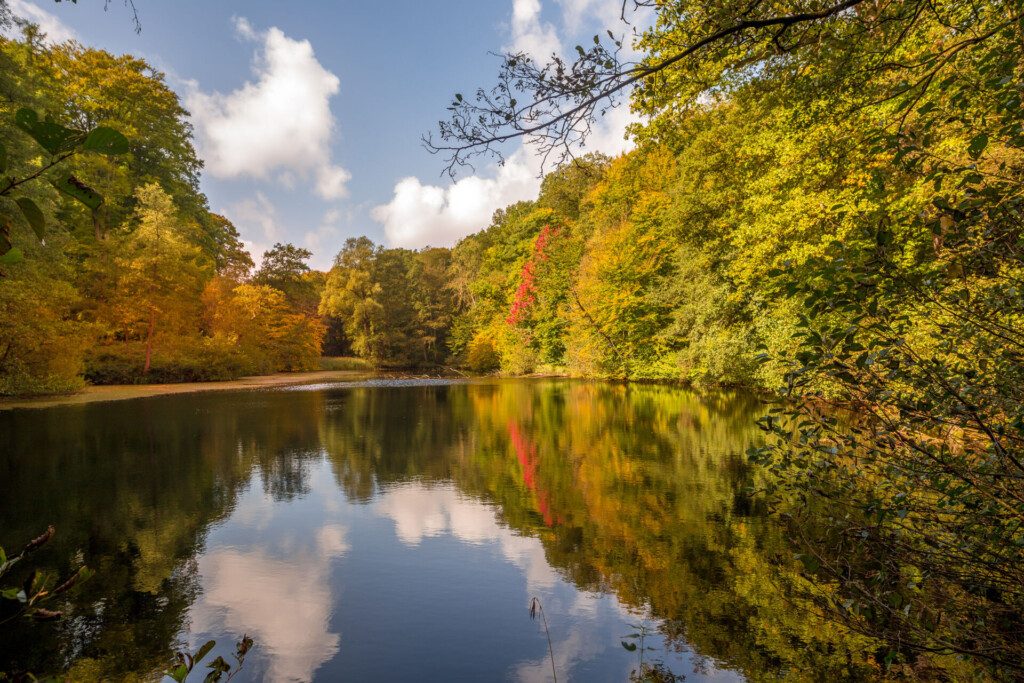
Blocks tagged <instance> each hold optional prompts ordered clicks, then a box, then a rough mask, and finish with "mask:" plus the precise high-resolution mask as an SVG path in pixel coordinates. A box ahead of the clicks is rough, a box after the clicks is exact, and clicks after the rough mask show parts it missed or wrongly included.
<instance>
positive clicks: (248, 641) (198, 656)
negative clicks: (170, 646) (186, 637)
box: [164, 635, 254, 683]
mask: <svg viewBox="0 0 1024 683" xmlns="http://www.w3.org/2000/svg"><path fill="white" fill-rule="evenodd" d="M216 645H217V641H215V640H208V641H206V643H204V644H203V646H202V647H200V648H199V649H198V650H196V652H195V654H189V653H187V652H179V653H177V654H176V655H175V663H174V665H173V666H171V668H170V669H168V670H166V671H164V675H165V676H168V677H170V678H172V679H173V680H175V681H177V683H182V682H183V681H185V680H187V679H188V677H189V674H191V673H192V670H193V669H194V668H195V667H196V665H197V664H199V662H200V661H202V660H203V658H204V657H206V655H208V654H210V651H211V650H212V649H213V648H214V647H216ZM253 645H254V643H253V639H252V638H250V637H249V636H248V635H244V636H242V639H241V640H240V641H238V643H237V644H236V645H235V654H234V658H235V664H236V666H235V668H234V671H232V670H231V665H230V664H229V663H228V662H227V661H226V660H225V659H224V658H223V657H221V656H218V657H217V658H216V659H215V660H213V661H212V662H210V663H209V664H207V665H206V668H207V669H209V670H210V671H209V673H207V674H206V677H205V678H204V679H203V681H204V683H216V681H219V680H221V679H222V678H223V677H224V675H225V674H227V678H223V680H224V681H230V680H231V679H232V678H234V677H235V676H236V675H237V674H238V672H239V671H241V670H242V665H243V664H245V656H246V654H248V653H249V651H250V650H251V649H252V648H253Z"/></svg>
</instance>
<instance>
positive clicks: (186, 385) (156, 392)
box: [0, 370, 380, 411]
mask: <svg viewBox="0 0 1024 683" xmlns="http://www.w3.org/2000/svg"><path fill="white" fill-rule="evenodd" d="M378 376H380V373H377V372H374V371H372V370H315V371H313V372H278V373H274V374H272V375H252V376H249V377H239V378H238V379H228V380H222V381H214V382H182V383H180V384H109V385H95V386H93V385H91V386H87V387H85V388H84V389H82V390H81V391H78V392H76V393H74V394H67V395H61V396H37V397H32V398H0V411H4V410H15V409H19V408H52V407H55V406H70V405H84V404H86V403H100V402H104V401H124V400H129V399H135V398H148V397H151V396H168V395H171V394H191V393H196V392H207V391H242V390H246V389H270V388H276V387H290V386H301V385H303V384H319V383H322V382H331V381H351V380H360V379H370V378H372V377H378Z"/></svg>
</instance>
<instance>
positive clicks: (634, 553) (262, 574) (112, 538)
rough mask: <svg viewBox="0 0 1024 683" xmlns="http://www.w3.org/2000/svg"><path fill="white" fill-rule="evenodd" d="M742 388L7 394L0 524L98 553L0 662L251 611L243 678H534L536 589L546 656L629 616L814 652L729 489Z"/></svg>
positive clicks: (743, 434)
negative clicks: (32, 405)
mask: <svg viewBox="0 0 1024 683" xmlns="http://www.w3.org/2000/svg"><path fill="white" fill-rule="evenodd" d="M761 411H762V406H760V405H759V404H758V403H757V402H756V401H755V400H754V399H752V398H751V397H748V396H744V395H739V394H716V395H712V396H704V397H700V396H698V395H697V394H694V393H690V392H687V391H684V390H681V389H676V388H669V387H660V386H631V387H626V386H621V385H610V384H600V383H584V382H570V381H549V380H543V381H540V380H538V381H492V382H472V383H451V384H450V383H425V384H417V383H412V384H401V383H400V385H399V386H389V385H388V383H376V384H374V383H371V384H369V385H365V386H359V385H355V386H352V385H347V386H345V385H338V386H320V387H313V388H305V389H303V390H278V391H259V392H248V393H243V392H237V393H236V392H231V393H226V392H225V393H204V394H192V395H179V396H167V397H160V398H150V399H141V400H135V401H121V402H112V403H100V404H90V405H83V406H68V407H60V408H49V409H43V410H20V411H8V412H5V413H0V435H2V442H0V543H2V544H3V545H4V547H7V548H8V549H13V548H16V547H18V546H20V545H21V544H23V543H24V542H25V540H27V539H28V538H30V537H32V536H34V535H36V534H38V533H39V532H40V531H41V530H42V529H43V528H45V526H46V525H47V524H50V523H52V524H54V525H55V526H56V527H57V536H56V537H55V539H54V541H53V542H51V543H50V544H49V545H48V546H47V547H46V548H45V549H43V550H42V551H40V552H39V553H38V554H37V555H36V556H34V565H35V566H39V567H42V568H52V569H54V570H57V571H59V572H61V573H63V572H66V571H67V568H68V567H69V565H70V564H73V563H74V562H77V561H84V562H86V563H87V564H88V565H89V566H90V567H92V568H93V569H95V570H96V575H95V577H93V578H92V579H91V580H90V581H88V582H87V583H86V584H84V585H83V586H82V587H81V589H80V590H78V591H77V592H76V593H75V594H74V595H73V596H72V597H71V598H69V600H68V601H67V602H66V603H65V604H64V605H63V608H64V609H65V610H66V612H67V616H66V618H65V619H63V620H62V621H60V622H56V623H49V624H38V625H36V624H28V625H24V624H23V625H22V627H21V628H11V627H10V625H9V624H8V625H6V626H2V627H0V671H3V670H8V671H11V670H30V671H34V672H36V673H57V672H64V671H68V670H70V677H71V678H72V679H74V680H98V679H123V678H125V677H126V676H127V675H128V674H137V675H139V676H140V677H142V678H154V677H155V678H159V672H160V671H161V669H162V667H163V666H164V665H165V664H166V663H167V662H168V661H169V660H170V659H171V657H172V655H173V652H174V651H175V650H176V649H178V648H181V647H182V646H187V647H192V648H195V647H197V646H198V645H199V644H201V643H202V642H204V641H205V640H207V639H209V638H215V639H217V641H218V643H219V645H218V650H217V652H218V653H224V654H227V653H228V652H229V651H230V649H231V646H232V644H233V642H234V641H235V640H237V639H238V638H239V637H240V636H241V635H242V634H243V633H247V634H249V635H250V636H252V637H253V638H254V639H255V641H256V649H255V650H254V651H253V653H252V654H251V655H250V657H249V659H248V660H247V661H246V664H245V668H244V669H243V671H242V673H241V675H239V676H238V677H237V678H235V679H234V680H236V681H238V680H273V681H279V680H281V681H283V680H311V679H317V680H330V681H333V680H353V681H362V680H440V681H456V680H463V681H481V680H505V679H513V680H530V681H532V680H550V678H551V675H552V673H551V661H550V659H549V656H548V645H547V640H546V638H545V633H544V629H543V623H542V621H541V620H540V618H539V617H540V615H538V619H537V620H531V619H530V616H529V614H528V607H529V603H530V600H531V598H533V597H537V598H540V601H541V604H542V606H543V611H544V615H545V616H546V617H547V621H548V626H549V628H550V634H551V641H552V650H553V653H554V665H555V670H556V672H557V674H558V678H559V680H586V681H592V680H593V681H602V680H607V681H626V680H628V679H629V676H630V674H631V672H634V671H635V670H636V669H637V667H638V664H639V656H640V654H641V650H640V649H639V648H638V649H637V650H636V651H632V652H631V651H628V650H627V649H626V648H625V647H623V645H622V641H626V642H627V644H637V645H639V639H637V638H629V637H628V636H630V635H631V634H635V633H638V632H641V631H642V632H644V633H645V634H648V635H646V637H645V638H644V643H643V647H644V650H645V651H643V652H642V655H643V657H644V661H645V662H647V663H651V662H660V663H661V665H662V667H663V668H664V669H667V670H671V671H672V672H674V673H676V674H682V675H685V676H686V677H687V680H689V681H699V680H718V681H730V680H741V679H744V678H748V677H749V678H763V677H766V676H767V677H773V676H775V675H784V674H786V673H787V672H789V673H792V672H793V671H794V667H795V668H801V667H809V666H814V665H815V660H814V659H813V658H814V656H815V655H814V654H813V652H810V653H809V652H808V647H807V645H806V643H803V642H801V637H802V636H801V634H802V633H803V634H805V633H807V632H808V631H813V630H814V629H815V627H814V626H813V625H809V624H808V623H807V622H806V617H803V616H801V615H800V614H799V611H794V610H793V609H792V608H791V607H789V606H787V605H786V604H784V602H782V601H780V600H779V599H778V596H777V595H776V594H775V593H776V591H777V590H779V589H778V588H777V587H778V586H779V585H781V584H782V583H784V580H785V578H786V574H785V572H786V571H787V570H786V569H785V567H786V563H785V562H784V561H782V560H780V559H779V558H786V557H789V558H791V557H792V553H791V551H790V550H789V549H788V547H787V546H786V544H785V541H784V539H782V538H781V537H780V536H779V535H778V533H777V532H776V531H775V530H774V527H773V526H772V525H771V524H769V523H768V522H767V520H766V519H765V518H764V517H763V516H762V512H761V511H760V510H758V509H757V506H756V505H754V504H752V503H751V502H750V498H749V497H748V496H747V494H746V491H747V490H748V488H749V487H751V486H752V485H756V483H757V482H756V474H755V473H753V472H751V471H749V470H748V468H747V466H746V465H745V463H744V458H743V453H744V451H745V450H746V448H747V447H748V446H749V445H751V444H752V443H755V442H756V440H757V439H758V430H757V428H756V426H755V424H754V419H755V418H756V417H757V416H758V415H759V414H760V412H761ZM6 578H7V577H5V579H6ZM812 649H813V648H812ZM822 656H826V655H822ZM827 656H836V657H840V656H841V653H840V654H834V653H832V652H829V653H828V655H827ZM198 678H199V679H201V678H202V675H200V676H198Z"/></svg>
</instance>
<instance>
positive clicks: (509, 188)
mask: <svg viewBox="0 0 1024 683" xmlns="http://www.w3.org/2000/svg"><path fill="white" fill-rule="evenodd" d="M538 171H539V161H538V160H537V159H536V158H535V157H534V156H533V155H531V154H529V153H528V152H527V151H525V150H523V149H520V150H519V151H517V152H516V153H515V154H513V155H512V156H511V157H509V159H508V160H507V162H506V163H505V165H504V166H501V167H499V168H498V169H497V172H496V173H494V175H493V176H492V177H490V178H485V177H481V176H476V175H474V176H468V177H466V178H462V179H461V180H459V181H458V182H455V183H454V184H452V185H449V186H448V187H439V186H437V185H424V184H423V183H422V182H420V181H419V180H418V179H417V178H412V177H409V178H403V179H402V180H400V181H399V182H398V184H396V185H395V191H394V196H393V197H392V199H391V201H390V202H389V203H387V204H384V205H382V206H377V207H374V209H373V210H372V211H371V212H370V215H371V216H372V217H373V219H374V220H376V221H377V222H379V223H381V224H382V225H383V226H384V234H385V235H386V236H387V242H388V244H389V245H390V246H393V247H410V248H418V247H424V246H427V245H431V246H435V247H444V246H451V245H452V244H454V243H455V242H456V241H458V239H459V238H461V237H464V236H466V235H468V234H469V233H471V232H476V231H477V230H481V229H483V228H486V227H487V225H488V224H489V223H490V221H491V215H492V214H493V213H494V211H495V209H498V208H501V207H503V206H506V205H508V204H511V203H512V202H516V201H521V200H523V199H531V198H533V197H534V196H536V194H537V190H538V188H539V187H540V179H539V178H538V177H537V176H538Z"/></svg>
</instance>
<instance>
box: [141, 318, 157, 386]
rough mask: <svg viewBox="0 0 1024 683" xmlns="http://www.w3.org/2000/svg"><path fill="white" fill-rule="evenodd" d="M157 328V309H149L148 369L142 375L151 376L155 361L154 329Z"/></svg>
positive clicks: (143, 370) (147, 336)
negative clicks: (152, 365)
mask: <svg viewBox="0 0 1024 683" xmlns="http://www.w3.org/2000/svg"><path fill="white" fill-rule="evenodd" d="M155 326H156V309H155V308H151V309H149V331H148V332H147V333H146V367H144V368H143V369H142V374H144V375H148V374H149V366H150V361H151V360H152V359H153V328H154V327H155Z"/></svg>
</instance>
